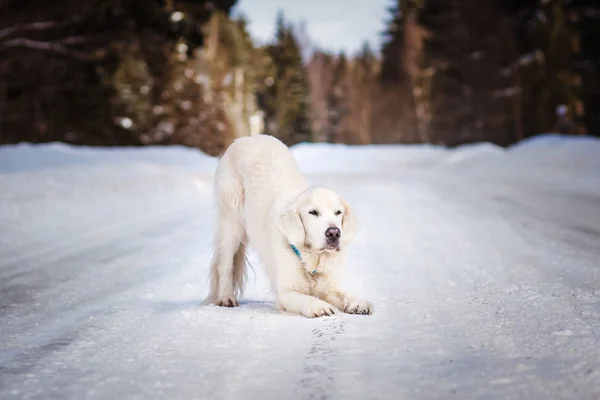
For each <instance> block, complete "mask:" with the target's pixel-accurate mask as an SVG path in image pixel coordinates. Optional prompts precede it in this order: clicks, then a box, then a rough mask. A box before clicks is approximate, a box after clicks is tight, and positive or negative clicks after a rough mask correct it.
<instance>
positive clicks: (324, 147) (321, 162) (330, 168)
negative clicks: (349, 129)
mask: <svg viewBox="0 0 600 400" xmlns="http://www.w3.org/2000/svg"><path fill="white" fill-rule="evenodd" d="M291 150H292V152H293V153H294V157H296V160H297V161H298V165H299V167H300V169H301V170H302V171H303V172H305V173H366V172H376V171H382V172H385V171H398V170H401V169H406V168H427V167H430V166H432V165H434V164H435V163H436V162H438V161H439V159H440V155H441V154H443V153H444V149H442V148H441V147H437V146H433V145H428V144H423V145H367V146H352V145H343V144H329V143H311V144H309V143H301V144H298V145H295V146H292V147H291Z"/></svg>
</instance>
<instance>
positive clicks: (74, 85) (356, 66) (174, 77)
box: [0, 0, 600, 155]
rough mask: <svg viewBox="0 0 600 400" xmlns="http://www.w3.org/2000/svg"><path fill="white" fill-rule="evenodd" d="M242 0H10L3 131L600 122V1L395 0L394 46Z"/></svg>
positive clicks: (52, 137)
mask: <svg viewBox="0 0 600 400" xmlns="http://www.w3.org/2000/svg"><path fill="white" fill-rule="evenodd" d="M235 4H236V1H235V0H143V1H142V0H88V1H85V2H81V1H76V0H57V1H53V2H40V1H37V0H4V1H2V2H0V144H2V143H17V142H23V141H25V142H32V143H41V142H53V141H60V142H66V143H71V144H79V145H91V146H142V145H174V144H178V145H184V146H190V147H196V148H199V149H201V150H202V151H204V152H206V153H208V154H211V155H219V154H221V153H222V152H223V150H224V149H225V148H226V147H227V145H228V144H229V143H231V141H232V140H234V139H235V138H236V137H239V136H244V135H252V134H257V133H266V134H272V135H274V136H277V137H279V138H280V139H282V140H283V141H284V142H285V143H286V144H288V145H293V144H296V143H299V142H305V141H308V142H331V143H346V144H354V145H362V144H382V143H406V144H410V143H432V144H439V145H444V146H457V145H460V144H465V143H473V142H481V141H487V142H492V143H495V144H498V145H501V146H507V145H510V144H513V143H515V142H518V141H520V140H522V139H524V138H526V137H529V136H533V135H536V134H539V133H546V132H561V133H565V134H572V135H598V134H599V133H600V55H599V52H598V50H597V49H600V3H598V2H597V1H596V0H571V1H568V0H390V3H389V9H388V11H387V15H382V19H383V20H384V21H385V26H386V29H385V30H384V31H383V32H381V35H382V46H381V48H380V49H373V48H371V47H370V46H369V45H368V44H367V43H365V44H364V45H363V46H362V50H361V51H359V52H357V53H356V54H344V53H340V54H333V53H330V52H327V51H324V50H322V49H319V48H318V47H315V46H314V45H313V44H312V43H311V41H310V38H309V37H308V35H307V34H306V32H305V30H304V29H303V25H302V24H300V23H298V22H297V21H290V20H288V19H287V18H286V15H285V14H284V13H283V12H280V13H279V14H278V16H277V20H276V21H274V23H275V24H276V35H275V37H273V38H272V40H271V41H270V42H269V43H267V44H262V45H259V44H257V43H256V41H255V40H254V39H253V38H252V37H251V35H250V33H249V31H248V29H247V24H248V21H247V20H246V19H245V18H244V17H243V16H235V17H234V16H232V8H233V7H234V6H235Z"/></svg>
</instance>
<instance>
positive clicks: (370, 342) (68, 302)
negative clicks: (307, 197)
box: [0, 138, 600, 400]
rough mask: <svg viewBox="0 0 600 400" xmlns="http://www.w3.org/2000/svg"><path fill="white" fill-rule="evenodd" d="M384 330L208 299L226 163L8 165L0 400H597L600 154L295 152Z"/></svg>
mask: <svg viewBox="0 0 600 400" xmlns="http://www.w3.org/2000/svg"><path fill="white" fill-rule="evenodd" d="M294 151H295V153H296V155H297V157H298V160H299V163H300V165H301V167H302V168H303V169H304V170H305V171H306V173H307V174H308V177H309V180H310V181H311V182H313V183H323V184H327V185H329V186H331V187H334V188H335V189H337V190H339V191H340V192H341V193H342V194H343V195H344V196H345V197H346V198H347V200H348V201H349V202H350V203H351V204H352V205H353V207H354V209H355V210H356V212H357V214H358V216H359V219H360V222H361V231H360V233H359V235H358V236H357V239H356V241H355V242H354V244H353V247H352V249H351V250H350V254H351V256H350V258H349V264H348V267H347V270H348V277H347V283H348V287H349V288H350V289H351V290H352V291H353V292H354V293H356V294H357V295H361V296H364V297H366V298H368V299H369V300H371V301H372V302H373V303H374V305H375V312H374V314H373V315H371V316H353V315H339V314H338V315H336V316H334V317H329V318H322V319H314V320H309V319H305V318H303V317H294V316H287V315H282V314H279V313H278V312H277V311H276V310H275V309H274V307H273V297H272V296H271V295H270V294H269V293H268V290H267V282H266V280H265V278H264V276H263V275H262V271H261V268H260V265H259V264H258V262H257V261H256V258H255V257H254V255H253V254H251V257H250V260H251V262H252V264H253V266H254V270H255V271H256V274H255V275H253V274H251V280H250V281H251V282H250V284H251V287H250V288H249V290H248V291H247V294H246V296H245V298H244V300H243V301H242V304H241V307H240V308H236V309H224V308H218V307H213V306H200V305H199V303H200V302H201V301H202V299H203V298H204V296H205V295H206V293H207V284H206V278H207V267H208V262H209V260H210V257H211V253H210V241H211V235H212V227H213V219H214V213H213V202H212V198H211V184H212V181H211V179H212V171H213V169H214V166H215V162H216V161H215V160H214V159H210V158H208V157H205V156H202V155H199V154H198V153H196V152H193V151H189V150H183V149H170V150H142V151H140V150H138V151H131V152H128V151H99V150H84V149H81V150H73V149H72V148H70V147H66V146H60V145H51V146H41V147H39V148H37V147H29V146H17V147H5V148H3V149H1V148H0V188H1V191H0V224H1V225H0V227H1V229H2V232H1V233H2V236H1V237H0V399H2V400H4V399H115V398H118V399H150V398H152V399H176V398H177V399H282V398H285V399H342V398H344V399H346V398H351V399H450V398H457V399H483V398H485V399H507V398H510V399H527V400H531V399H599V398H600V162H599V161H598V160H597V154H600V144H599V143H598V142H581V143H580V142H575V141H563V140H553V139H552V138H546V139H544V140H540V141H538V142H532V143H530V144H528V145H524V146H521V147H517V148H515V149H512V150H511V151H509V152H504V151H500V150H499V149H495V148H491V147H486V146H478V147H474V148H466V149H459V150H455V151H442V150H441V149H436V148H433V147H415V148H402V147H398V148H389V147H383V148H381V149H376V148H375V149H374V148H365V149H348V148H344V147H341V148H338V147H335V146H334V147H331V146H305V145H302V146H298V147H297V148H295V149H294Z"/></svg>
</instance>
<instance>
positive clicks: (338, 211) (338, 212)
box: [334, 210, 342, 215]
mask: <svg viewBox="0 0 600 400" xmlns="http://www.w3.org/2000/svg"><path fill="white" fill-rule="evenodd" d="M341 213H342V212H341V211H340V210H337V211H336V212H335V213H334V214H335V215H340V214H341Z"/></svg>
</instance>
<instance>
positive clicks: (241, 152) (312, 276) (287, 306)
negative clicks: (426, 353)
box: [206, 135, 373, 318]
mask: <svg viewBox="0 0 600 400" xmlns="http://www.w3.org/2000/svg"><path fill="white" fill-rule="evenodd" d="M215 196H216V203H217V208H218V214H217V229H216V234H215V238H214V246H215V251H214V256H213V259H212V261H211V265H210V293H209V295H208V298H207V299H206V302H208V303H213V304H217V305H219V306H225V307H235V306H237V305H238V301H237V298H236V296H239V295H241V293H242V291H243V289H244V281H245V278H246V246H247V245H248V244H249V245H251V246H252V247H253V249H255V250H256V252H257V254H258V256H259V259H260V262H261V264H262V265H263V266H264V267H265V269H266V272H267V275H268V277H269V279H270V281H271V288H272V290H273V291H274V292H275V293H276V295H277V305H278V307H279V309H280V310H282V311H284V312H288V313H293V314H301V315H304V316H305V317H309V318H312V317H320V316H324V315H331V314H334V313H335V311H336V309H338V310H343V311H345V312H347V313H352V314H370V313H371V312H372V309H373V306H372V304H371V303H370V302H368V301H363V300H359V299H356V298H353V297H351V296H349V295H347V294H346V293H345V292H344V291H343V290H342V289H341V287H340V283H341V279H342V275H343V268H344V265H343V264H344V255H345V252H346V247H347V246H348V244H349V243H350V241H351V240H352V239H353V237H354V234H355V228H356V227H355V225H356V222H355V218H354V215H353V214H352V211H351V210H350V207H349V205H348V204H347V203H346V201H344V199H343V198H342V197H340V196H339V195H338V194H337V193H336V192H334V191H333V190H331V189H328V188H326V187H323V186H309V185H308V183H307V182H306V180H305V179H304V178H303V177H302V175H301V173H300V171H299V170H298V167H297V164H296V161H295V159H294V157H293V155H292V153H291V152H290V150H289V149H288V148H287V147H286V146H285V145H284V144H283V143H282V142H280V141H279V140H278V139H276V138H274V137H272V136H268V135H258V136H252V137H244V138H239V139H237V140H235V141H234V142H233V143H232V144H231V145H230V146H229V148H228V149H227V151H226V152H225V154H224V155H223V157H222V158H221V160H220V161H219V165H218V166H217V170H216V173H215Z"/></svg>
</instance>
